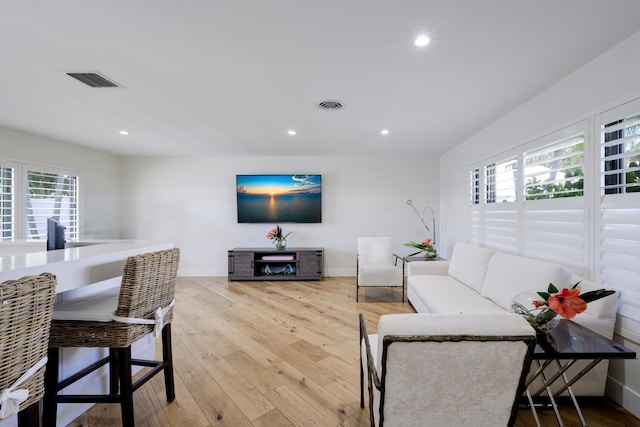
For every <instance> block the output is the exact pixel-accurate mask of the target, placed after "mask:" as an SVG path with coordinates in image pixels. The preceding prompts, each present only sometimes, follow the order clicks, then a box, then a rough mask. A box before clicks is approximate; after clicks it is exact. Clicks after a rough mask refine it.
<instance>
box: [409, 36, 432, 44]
mask: <svg viewBox="0 0 640 427" xmlns="http://www.w3.org/2000/svg"><path fill="white" fill-rule="evenodd" d="M413 43H414V44H415V45H416V46H418V47H424V46H426V45H428V44H429V43H431V39H430V38H429V37H427V36H425V35H424V34H422V35H419V36H418V37H416V39H415V40H414V41H413Z"/></svg>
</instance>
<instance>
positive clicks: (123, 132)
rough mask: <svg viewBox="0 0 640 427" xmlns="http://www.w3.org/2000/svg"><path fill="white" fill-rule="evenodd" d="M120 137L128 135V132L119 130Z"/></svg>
mask: <svg viewBox="0 0 640 427" xmlns="http://www.w3.org/2000/svg"><path fill="white" fill-rule="evenodd" d="M120 135H129V132H128V131H126V130H121V131H120Z"/></svg>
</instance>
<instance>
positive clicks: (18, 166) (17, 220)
mask: <svg viewBox="0 0 640 427" xmlns="http://www.w3.org/2000/svg"><path fill="white" fill-rule="evenodd" d="M0 166H10V167H13V168H14V171H15V175H14V188H13V190H14V211H13V216H14V232H13V237H12V239H13V240H42V238H44V239H46V232H45V234H44V235H42V234H41V235H40V236H39V237H40V238H39V239H34V238H33V237H31V236H28V235H27V233H28V229H27V228H28V227H27V198H26V194H27V186H28V177H27V174H28V171H30V170H31V171H36V172H44V173H52V174H60V175H72V176H75V177H76V178H77V181H78V188H77V190H76V197H77V201H76V204H77V207H76V209H75V216H76V221H75V226H74V228H70V227H68V226H69V225H71V224H65V222H64V221H63V222H62V223H63V225H65V226H67V227H68V229H67V233H68V234H67V239H69V240H71V239H73V240H77V239H79V238H80V236H81V235H82V221H81V218H82V200H83V197H82V182H83V181H84V176H83V172H82V171H81V170H78V169H72V168H66V167H60V166H55V165H48V164H43V163H36V162H25V161H21V160H19V159H4V158H2V159H0ZM0 239H2V240H8V239H3V238H2V236H1V235H0Z"/></svg>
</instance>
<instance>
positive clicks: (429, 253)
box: [404, 238, 438, 259]
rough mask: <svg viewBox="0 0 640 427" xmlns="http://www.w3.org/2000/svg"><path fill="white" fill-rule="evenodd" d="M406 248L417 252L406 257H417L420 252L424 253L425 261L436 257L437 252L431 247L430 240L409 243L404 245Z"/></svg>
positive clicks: (431, 241)
mask: <svg viewBox="0 0 640 427" xmlns="http://www.w3.org/2000/svg"><path fill="white" fill-rule="evenodd" d="M404 245H405V246H407V247H410V248H414V249H418V251H417V252H414V253H412V254H409V255H408V256H413V255H417V254H419V253H420V252H424V257H425V258H426V259H435V258H437V257H438V251H436V248H435V246H434V245H433V240H432V239H431V238H428V239H425V240H424V241H422V242H420V243H417V242H409V243H405V244H404Z"/></svg>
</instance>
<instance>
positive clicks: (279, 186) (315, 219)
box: [236, 174, 322, 224]
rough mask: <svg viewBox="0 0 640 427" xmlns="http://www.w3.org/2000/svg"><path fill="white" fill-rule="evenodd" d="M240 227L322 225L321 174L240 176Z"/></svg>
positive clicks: (237, 179)
mask: <svg viewBox="0 0 640 427" xmlns="http://www.w3.org/2000/svg"><path fill="white" fill-rule="evenodd" d="M236 214H237V221H238V224H267V223H273V224H279V223H290V224H320V223H322V175H321V174H244V175H243V174H238V175H236Z"/></svg>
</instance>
